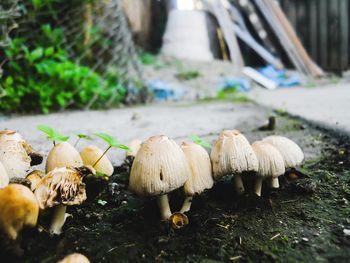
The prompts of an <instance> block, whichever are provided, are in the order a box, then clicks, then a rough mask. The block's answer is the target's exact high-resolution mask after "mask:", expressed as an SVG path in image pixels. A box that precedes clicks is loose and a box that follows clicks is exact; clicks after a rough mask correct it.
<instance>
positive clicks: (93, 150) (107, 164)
mask: <svg viewBox="0 0 350 263" xmlns="http://www.w3.org/2000/svg"><path fill="white" fill-rule="evenodd" d="M102 154H103V151H102V150H101V149H100V148H98V147H97V146H94V145H90V146H87V147H85V148H84V149H83V150H82V151H81V152H80V156H81V158H82V159H83V163H84V165H94V164H95V162H96V161H97V160H98V159H99V158H100V157H101V156H102ZM94 168H95V170H96V171H97V172H99V173H103V174H105V175H107V176H111V175H112V174H113V172H114V168H113V165H112V163H111V161H110V160H109V159H108V157H107V156H106V155H104V156H103V157H102V159H101V160H100V161H99V162H98V163H97V164H96V165H95V166H94Z"/></svg>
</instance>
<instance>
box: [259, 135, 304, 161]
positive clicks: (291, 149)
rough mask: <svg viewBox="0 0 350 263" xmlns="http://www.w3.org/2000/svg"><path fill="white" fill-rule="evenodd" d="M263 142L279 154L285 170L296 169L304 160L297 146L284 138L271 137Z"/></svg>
mask: <svg viewBox="0 0 350 263" xmlns="http://www.w3.org/2000/svg"><path fill="white" fill-rule="evenodd" d="M263 141H264V142H267V143H269V144H271V145H273V146H274V147H275V148H276V149H277V150H278V151H279V152H280V153H281V155H282V157H283V160H284V165H285V167H286V168H291V167H296V166H298V165H300V164H301V163H302V161H303V160H304V153H303V151H302V150H301V148H300V147H299V145H297V144H296V143H295V142H293V141H292V140H290V139H288V138H286V137H283V136H277V135H272V136H268V137H266V138H264V139H263Z"/></svg>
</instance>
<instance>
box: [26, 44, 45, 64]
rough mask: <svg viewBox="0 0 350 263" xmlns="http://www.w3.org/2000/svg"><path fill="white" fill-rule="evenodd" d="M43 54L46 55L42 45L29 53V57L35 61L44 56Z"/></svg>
mask: <svg viewBox="0 0 350 263" xmlns="http://www.w3.org/2000/svg"><path fill="white" fill-rule="evenodd" d="M43 55H44V49H43V48H42V47H38V48H36V49H34V50H33V51H32V52H30V53H29V56H28V59H29V60H30V61H31V62H34V61H36V60H38V59H39V58H42V57H43Z"/></svg>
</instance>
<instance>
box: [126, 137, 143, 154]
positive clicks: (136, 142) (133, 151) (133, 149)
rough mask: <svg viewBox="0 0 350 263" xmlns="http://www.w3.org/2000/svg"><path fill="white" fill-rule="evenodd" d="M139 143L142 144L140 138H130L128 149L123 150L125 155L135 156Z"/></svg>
mask: <svg viewBox="0 0 350 263" xmlns="http://www.w3.org/2000/svg"><path fill="white" fill-rule="evenodd" d="M141 144H142V141H141V140H140V139H134V140H132V141H131V142H130V143H129V145H128V147H129V149H130V150H128V151H126V152H125V157H126V158H127V157H133V158H135V156H136V154H137V152H138V151H139V150H140V147H141Z"/></svg>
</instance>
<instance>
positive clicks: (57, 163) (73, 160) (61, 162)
mask: <svg viewBox="0 0 350 263" xmlns="http://www.w3.org/2000/svg"><path fill="white" fill-rule="evenodd" d="M82 165H83V160H82V159H81V157H80V154H79V152H78V151H77V150H76V149H75V148H74V147H73V146H72V145H71V144H69V143H68V142H60V143H57V144H55V145H54V147H53V148H52V149H51V150H50V152H49V155H48V156H47V160H46V173H48V172H50V171H52V170H53V169H55V168H61V167H67V166H72V167H80V166H82Z"/></svg>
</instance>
